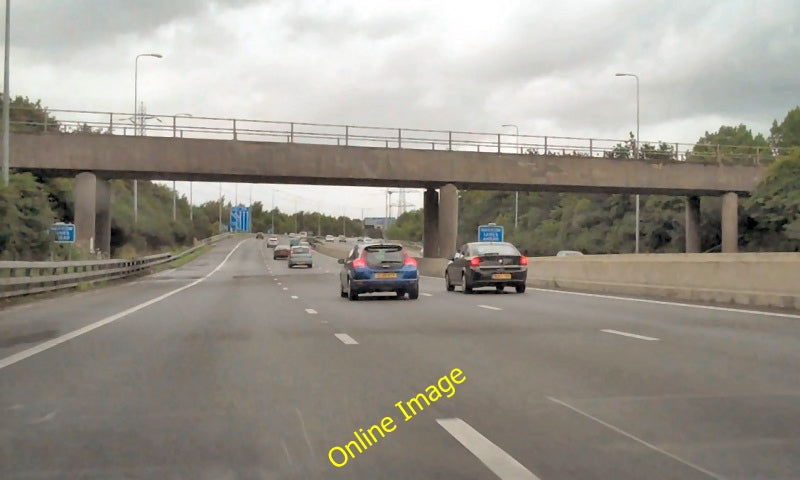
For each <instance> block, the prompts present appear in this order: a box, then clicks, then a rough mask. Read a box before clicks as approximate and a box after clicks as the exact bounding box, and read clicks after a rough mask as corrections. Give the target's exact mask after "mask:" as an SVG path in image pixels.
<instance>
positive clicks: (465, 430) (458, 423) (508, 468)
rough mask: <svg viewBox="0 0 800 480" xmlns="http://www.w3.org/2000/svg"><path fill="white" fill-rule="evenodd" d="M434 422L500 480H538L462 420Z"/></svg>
mask: <svg viewBox="0 0 800 480" xmlns="http://www.w3.org/2000/svg"><path fill="white" fill-rule="evenodd" d="M436 422H438V423H439V425H441V426H442V428H444V429H445V430H447V433H449V434H450V435H452V436H453V437H454V438H455V439H456V440H458V441H459V443H461V445H463V446H464V448H466V449H467V450H469V451H470V452H471V453H472V454H473V455H475V456H476V457H478V460H480V461H481V462H483V464H484V465H486V466H487V467H489V470H491V471H492V473H494V474H495V475H497V476H498V477H500V478H501V479H503V480H510V479H515V480H517V479H519V480H539V477H537V476H536V475H534V474H533V473H531V471H530V470H528V469H527V468H525V467H524V466H523V465H522V464H521V463H519V462H518V461H516V460H515V459H514V457H512V456H511V455H509V454H508V453H506V452H505V451H504V450H503V449H502V448H500V447H498V446H497V445H495V444H494V443H492V441H491V440H489V439H488V438H486V437H484V436H483V435H481V433H480V432H479V431H477V430H475V429H474V428H472V427H471V426H470V425H469V424H468V423H467V422H465V421H464V420H461V419H460V418H437V419H436Z"/></svg>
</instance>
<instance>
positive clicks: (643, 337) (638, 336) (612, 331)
mask: <svg viewBox="0 0 800 480" xmlns="http://www.w3.org/2000/svg"><path fill="white" fill-rule="evenodd" d="M600 331H601V332H606V333H613V334H614V335H622V336H623V337H631V338H638V339H639V340H650V341H656V342H657V341H658V340H659V339H658V338H656V337H645V336H644V335H637V334H635V333H628V332H621V331H619V330H611V329H607V328H604V329H602V330H600Z"/></svg>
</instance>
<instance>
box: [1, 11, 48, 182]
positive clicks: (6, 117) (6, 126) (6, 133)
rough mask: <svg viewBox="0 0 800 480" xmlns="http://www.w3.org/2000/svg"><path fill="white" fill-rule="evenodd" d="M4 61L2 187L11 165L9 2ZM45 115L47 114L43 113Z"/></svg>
mask: <svg viewBox="0 0 800 480" xmlns="http://www.w3.org/2000/svg"><path fill="white" fill-rule="evenodd" d="M5 39H6V45H5V59H4V60H3V185H5V186H8V167H9V164H10V163H11V159H10V158H9V155H10V150H11V149H10V148H9V144H10V141H11V136H10V135H11V131H10V130H11V125H10V124H11V120H10V118H11V117H10V112H9V111H8V110H9V108H11V103H10V101H9V95H10V94H11V89H10V88H9V77H10V75H9V66H8V61H9V58H8V57H9V45H10V43H11V0H6V33H5ZM45 115H47V113H46V112H45Z"/></svg>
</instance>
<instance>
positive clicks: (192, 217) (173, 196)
mask: <svg viewBox="0 0 800 480" xmlns="http://www.w3.org/2000/svg"><path fill="white" fill-rule="evenodd" d="M191 116H192V114H191V113H176V114H175V117H191ZM181 138H183V130H181ZM175 195H176V193H175V181H173V182H172V219H173V220H175ZM189 221H190V222H191V221H194V206H193V205H192V181H191V180H189Z"/></svg>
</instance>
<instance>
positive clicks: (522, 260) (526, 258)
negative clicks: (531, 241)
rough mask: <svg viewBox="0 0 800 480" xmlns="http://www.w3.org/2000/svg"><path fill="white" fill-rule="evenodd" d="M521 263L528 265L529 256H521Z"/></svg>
mask: <svg viewBox="0 0 800 480" xmlns="http://www.w3.org/2000/svg"><path fill="white" fill-rule="evenodd" d="M519 264H520V265H522V266H526V265H528V257H526V256H525V255H522V256H521V257H519Z"/></svg>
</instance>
